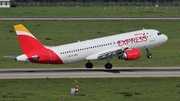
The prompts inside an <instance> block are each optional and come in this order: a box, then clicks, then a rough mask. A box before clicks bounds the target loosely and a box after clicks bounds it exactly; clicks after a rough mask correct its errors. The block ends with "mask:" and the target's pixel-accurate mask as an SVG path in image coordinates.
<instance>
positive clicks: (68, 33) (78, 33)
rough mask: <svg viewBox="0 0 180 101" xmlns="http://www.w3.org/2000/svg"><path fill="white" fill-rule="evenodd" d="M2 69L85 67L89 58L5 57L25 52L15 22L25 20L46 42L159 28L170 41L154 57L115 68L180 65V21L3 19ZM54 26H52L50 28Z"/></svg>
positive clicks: (97, 64) (114, 61)
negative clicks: (42, 60)
mask: <svg viewBox="0 0 180 101" xmlns="http://www.w3.org/2000/svg"><path fill="white" fill-rule="evenodd" d="M0 23H1V25H0V28H1V29H0V34H1V37H0V40H1V42H0V47H1V49H0V68H46V67H49V68H60V67H67V68H68V67H70V68H82V67H83V68H84V65H85V63H86V61H84V62H79V63H74V64H65V65H44V64H32V63H21V62H16V61H14V60H13V59H9V58H4V57H3V56H5V55H20V54H22V51H21V47H20V45H19V42H18V40H17V36H16V34H15V32H14V29H13V25H14V24H18V23H22V24H24V25H25V26H26V27H27V28H28V29H29V30H30V32H32V33H33V34H34V35H35V36H36V37H37V38H38V39H39V40H40V41H41V42H42V43H43V44H45V45H50V46H51V45H54V46H56V45H61V44H66V43H70V42H77V41H78V40H80V41H82V40H87V39H92V38H98V37H102V36H108V35H113V34H118V33H122V32H128V31H133V30H138V29H142V28H143V27H144V28H146V29H148V28H152V29H157V30H160V31H161V32H162V33H164V34H166V35H167V36H168V38H169V40H168V41H167V42H166V43H165V44H163V45H161V46H159V47H156V48H153V49H151V50H150V51H151V53H152V54H153V58H152V59H147V58H146V51H145V50H143V51H142V57H141V58H140V59H139V60H135V61H124V60H118V59H117V57H114V58H113V59H112V60H111V62H112V64H113V66H114V67H147V66H149V67H154V66H158V67H164V66H165V67H168V66H170V67H173V66H180V62H179V58H180V52H179V50H180V47H179V44H180V40H179V39H180V35H179V28H180V25H179V23H180V20H166V21H164V20H160V21H157V20H151V21H0ZM50 26H51V27H50ZM92 62H93V63H94V66H95V67H104V64H105V63H106V62H107V60H99V61H92Z"/></svg>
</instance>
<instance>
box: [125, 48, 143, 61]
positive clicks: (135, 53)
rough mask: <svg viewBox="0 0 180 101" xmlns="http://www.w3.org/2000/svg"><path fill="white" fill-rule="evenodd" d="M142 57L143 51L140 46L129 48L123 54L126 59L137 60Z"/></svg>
mask: <svg viewBox="0 0 180 101" xmlns="http://www.w3.org/2000/svg"><path fill="white" fill-rule="evenodd" d="M140 57H141V51H140V50H139V49H138V48H135V49H127V50H125V52H124V54H123V57H122V58H123V59H125V60H136V59H139V58H140Z"/></svg>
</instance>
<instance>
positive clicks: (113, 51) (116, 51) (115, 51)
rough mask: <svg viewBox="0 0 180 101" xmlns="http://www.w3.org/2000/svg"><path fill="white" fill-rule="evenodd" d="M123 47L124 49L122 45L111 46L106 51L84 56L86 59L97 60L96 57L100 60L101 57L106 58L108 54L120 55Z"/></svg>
mask: <svg viewBox="0 0 180 101" xmlns="http://www.w3.org/2000/svg"><path fill="white" fill-rule="evenodd" d="M124 49H125V48H124V47H117V48H111V49H109V50H106V51H102V52H98V53H95V54H92V55H90V56H88V57H86V60H97V59H98V60H102V59H106V58H108V57H110V56H116V55H121V54H122V53H123V51H124Z"/></svg>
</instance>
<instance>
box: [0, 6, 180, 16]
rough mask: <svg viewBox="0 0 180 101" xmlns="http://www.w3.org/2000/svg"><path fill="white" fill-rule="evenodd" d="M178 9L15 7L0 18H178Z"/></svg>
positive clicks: (140, 7) (1, 12) (179, 14)
mask: <svg viewBox="0 0 180 101" xmlns="http://www.w3.org/2000/svg"><path fill="white" fill-rule="evenodd" d="M179 12H180V7H172V6H170V7H142V6H139V7H128V6H126V7H122V6H116V7H111V6H109V7H105V8H104V7H78V8H77V7H17V8H1V9H0V17H2V16H13V17H39V16H41V17H70V16H73V17H74V16H75V17H101V16H105V17H110V16H113V17H123V16H136V17H147V16H148V17H154V16H156V17H157V16H158V17H162V16H164V17H167V16H171V17H172V16H176V17H177V16H180V13H179Z"/></svg>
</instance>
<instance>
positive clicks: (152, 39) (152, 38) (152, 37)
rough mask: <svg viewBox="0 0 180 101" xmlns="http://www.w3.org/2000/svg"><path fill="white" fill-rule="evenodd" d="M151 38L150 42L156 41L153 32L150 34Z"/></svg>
mask: <svg viewBox="0 0 180 101" xmlns="http://www.w3.org/2000/svg"><path fill="white" fill-rule="evenodd" d="M149 40H150V42H153V41H154V36H153V34H152V33H151V34H149Z"/></svg>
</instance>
